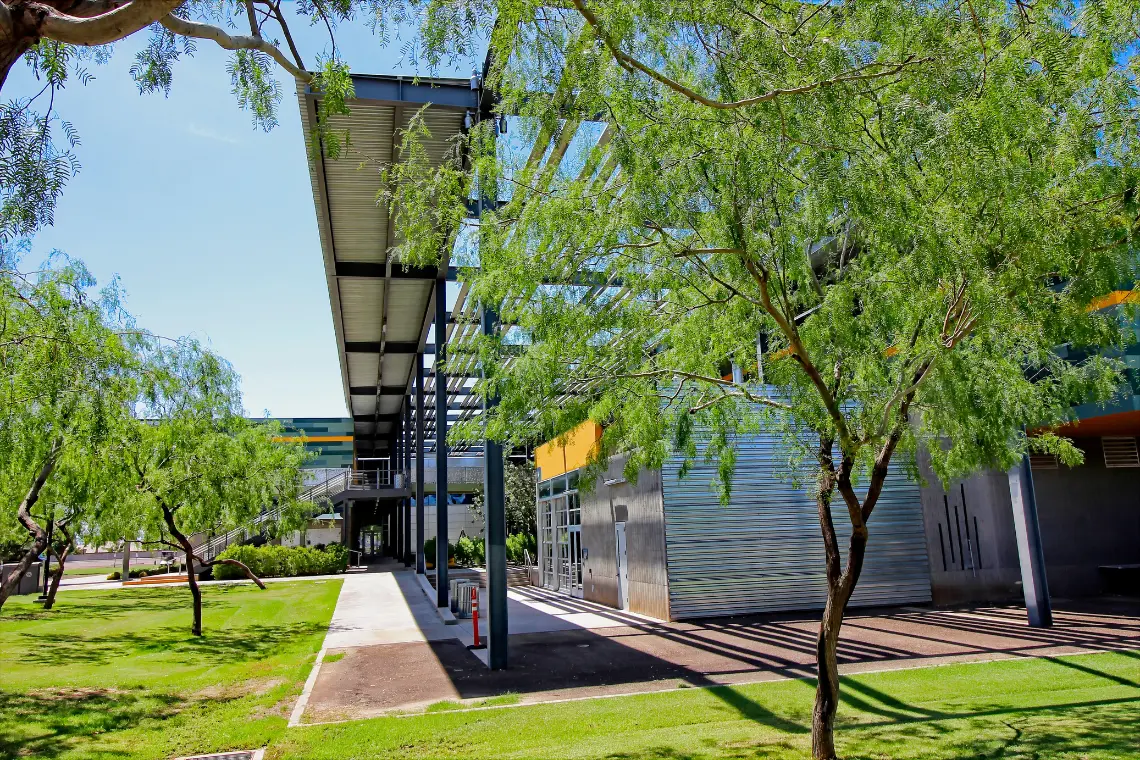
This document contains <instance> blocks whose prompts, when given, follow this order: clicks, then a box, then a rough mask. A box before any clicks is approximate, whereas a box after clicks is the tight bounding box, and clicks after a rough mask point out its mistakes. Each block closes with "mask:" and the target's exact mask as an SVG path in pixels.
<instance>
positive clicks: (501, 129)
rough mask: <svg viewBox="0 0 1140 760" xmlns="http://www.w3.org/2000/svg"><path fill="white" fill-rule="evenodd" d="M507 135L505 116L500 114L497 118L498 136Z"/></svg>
mask: <svg viewBox="0 0 1140 760" xmlns="http://www.w3.org/2000/svg"><path fill="white" fill-rule="evenodd" d="M506 133H507V115H506V114H502V115H501V116H499V134H501V135H505V134H506Z"/></svg>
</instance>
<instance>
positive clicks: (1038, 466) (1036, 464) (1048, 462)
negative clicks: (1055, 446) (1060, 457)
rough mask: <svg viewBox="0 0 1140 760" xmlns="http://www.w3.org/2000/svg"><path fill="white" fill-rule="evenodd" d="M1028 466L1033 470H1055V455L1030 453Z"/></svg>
mask: <svg viewBox="0 0 1140 760" xmlns="http://www.w3.org/2000/svg"><path fill="white" fill-rule="evenodd" d="M1029 466H1030V467H1032V468H1033V469H1034V470H1056V469H1057V457H1056V455H1055V454H1030V455H1029Z"/></svg>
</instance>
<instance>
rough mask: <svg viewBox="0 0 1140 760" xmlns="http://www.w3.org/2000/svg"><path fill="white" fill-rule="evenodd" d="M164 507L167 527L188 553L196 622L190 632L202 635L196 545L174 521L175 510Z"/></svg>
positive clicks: (189, 582) (188, 567)
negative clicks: (195, 572) (195, 569)
mask: <svg viewBox="0 0 1140 760" xmlns="http://www.w3.org/2000/svg"><path fill="white" fill-rule="evenodd" d="M160 506H161V507H162V518H163V520H164V521H165V522H166V529H167V530H168V531H170V535H171V536H172V537H173V538H174V540H175V541H177V542H178V545H179V546H181V547H182V551H184V552H185V553H186V581H187V584H188V585H189V586H190V595H191V596H193V597H194V624H193V626H191V628H190V633H192V634H193V635H195V636H201V635H202V589H201V588H199V587H198V577H197V576H196V575H195V574H194V547H192V546H191V545H190V539H188V538H186V535H185V534H184V533H183V532H182V531H180V530H178V526H177V525H176V524H175V523H174V512H173V511H171V510H170V509H169V508H168V507H167V506H166V505H165V504H160Z"/></svg>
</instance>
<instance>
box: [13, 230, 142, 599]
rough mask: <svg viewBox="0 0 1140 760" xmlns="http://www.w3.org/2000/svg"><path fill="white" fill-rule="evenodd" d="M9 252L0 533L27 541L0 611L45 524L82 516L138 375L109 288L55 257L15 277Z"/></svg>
mask: <svg viewBox="0 0 1140 760" xmlns="http://www.w3.org/2000/svg"><path fill="white" fill-rule="evenodd" d="M14 253H15V252H14V251H9V250H7V249H5V250H3V251H0V498H2V499H3V502H2V503H3V505H4V506H3V509H4V514H3V520H4V522H5V523H6V529H5V533H11V534H13V535H15V536H19V535H20V534H21V533H22V534H23V536H28V535H30V536H31V543H30V544H28V545H26V548H25V550H24V551H23V554H22V557H21V559H20V561H19V563H18V564H17V566H16V568H15V569H14V570H13V571H12V572H10V573H9V574H8V577H7V578H4V579H3V583H2V585H0V607H2V606H3V604H4V602H5V601H7V599H8V597H9V596H10V595H11V594H12V593H13V591H14V590H15V583H16V579H17V578H19V576H20V575H22V574H23V573H24V572H25V571H26V570H27V569H28V568H29V567H30V566H31V564H32V563H33V562H35V561H36V558H37V557H38V556H39V555H40V554H41V553H43V552H44V551H47V550H49V546H48V533H47V530H46V527H45V526H46V524H47V520H48V519H51V518H52V517H60V518H63V517H65V514H64V511H66V514H67V515H74V514H76V512H77V510H78V511H81V510H82V507H83V501H84V496H83V491H84V487H83V485H82V484H84V483H86V482H89V479H90V478H91V477H92V473H93V471H94V470H96V469H98V468H100V467H102V464H101V463H103V462H105V461H106V455H107V453H108V449H109V447H110V446H111V445H112V442H113V441H114V438H115V434H116V431H118V430H120V429H121V427H122V425H124V424H125V423H126V422H127V421H128V420H129V419H130V415H131V409H130V405H131V402H132V400H133V399H134V394H135V391H136V389H137V384H136V379H137V374H136V372H137V370H138V363H137V361H136V359H137V356H136V354H135V353H134V351H133V342H134V333H133V331H132V329H131V324H130V320H129V317H128V316H127V315H125V313H124V312H123V311H122V309H121V307H120V303H119V299H118V293H117V291H116V289H115V287H113V286H112V287H110V288H107V289H104V290H103V291H102V292H96V291H95V290H94V288H95V281H94V279H93V278H92V277H91V276H90V274H89V273H88V272H87V271H86V270H85V269H84V268H83V266H82V264H80V263H77V262H70V261H67V260H66V259H62V258H57V259H53V260H52V261H49V262H48V264H47V265H46V267H45V268H44V269H43V270H41V271H39V272H34V273H25V272H21V271H20V270H19V269H18V262H17V261H16V259H15V256H14ZM57 504H62V505H64V508H63V511H61V513H60V514H59V515H56V514H54V512H55V510H56V505H57ZM45 505H46V507H45ZM68 519H70V518H68ZM63 535H65V534H63Z"/></svg>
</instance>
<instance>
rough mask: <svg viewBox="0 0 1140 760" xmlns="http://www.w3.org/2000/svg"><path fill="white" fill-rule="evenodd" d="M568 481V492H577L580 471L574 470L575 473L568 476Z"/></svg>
mask: <svg viewBox="0 0 1140 760" xmlns="http://www.w3.org/2000/svg"><path fill="white" fill-rule="evenodd" d="M566 480H567V483H566V488H567V490H570V491H577V490H578V471H577V470H574V472H571V473H570V474H568V475H567V476H566Z"/></svg>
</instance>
